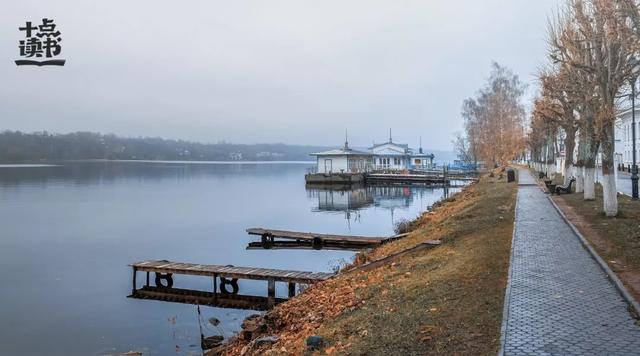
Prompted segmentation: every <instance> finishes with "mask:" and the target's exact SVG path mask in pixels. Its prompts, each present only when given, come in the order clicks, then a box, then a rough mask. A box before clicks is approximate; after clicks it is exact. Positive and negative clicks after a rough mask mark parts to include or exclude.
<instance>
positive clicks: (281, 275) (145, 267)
mask: <svg viewBox="0 0 640 356" xmlns="http://www.w3.org/2000/svg"><path fill="white" fill-rule="evenodd" d="M130 266H131V268H132V269H133V281H132V284H133V288H132V291H131V296H132V297H142V296H145V295H147V296H155V297H158V298H155V299H159V297H160V296H158V295H157V293H164V294H166V297H167V298H170V297H173V298H175V299H180V298H179V297H176V296H175V294H176V291H178V289H176V288H173V275H174V274H181V275H192V276H204V277H210V278H212V282H213V283H212V284H213V288H212V291H211V295H210V296H209V295H207V296H205V298H209V297H210V298H214V300H212V302H211V303H217V300H215V298H217V297H218V296H219V295H220V294H225V295H227V296H228V295H237V294H238V291H239V286H238V280H239V279H249V280H264V281H267V305H268V306H273V305H275V303H276V298H275V283H276V282H284V283H288V285H289V297H293V296H294V295H295V285H296V283H298V284H313V283H316V282H319V281H323V280H326V279H328V278H331V277H332V276H333V273H324V272H301V271H291V270H279V269H269V268H254V267H234V266H221V265H205V264H195V263H180V262H169V261H144V262H138V263H134V264H131V265H130ZM137 272H146V283H145V285H144V287H143V288H142V289H138V286H137ZM151 273H154V274H155V287H156V289H149V288H150V287H151V284H150V274H151ZM229 288H230V289H229ZM153 293H155V294H153ZM148 299H153V298H148ZM192 299H193V298H192ZM203 304H204V303H203Z"/></svg>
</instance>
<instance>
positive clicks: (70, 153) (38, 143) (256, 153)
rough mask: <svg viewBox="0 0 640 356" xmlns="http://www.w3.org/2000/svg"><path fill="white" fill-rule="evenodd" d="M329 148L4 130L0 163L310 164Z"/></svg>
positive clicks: (0, 135) (0, 134) (1, 138)
mask: <svg viewBox="0 0 640 356" xmlns="http://www.w3.org/2000/svg"><path fill="white" fill-rule="evenodd" d="M326 149H327V148H326V147H318V146H302V145H285V144H279V143H276V144H252V145H244V144H232V143H226V142H220V143H215V144H203V143H196V142H189V141H183V140H166V139H162V138H152V137H138V138H127V137H119V136H116V135H113V134H108V135H104V134H100V133H93V132H75V133H68V134H52V133H48V132H34V133H24V132H20V131H3V132H0V162H3V163H20V162H41V161H56V160H79V159H108V160H182V161H306V160H310V159H312V157H310V156H309V153H312V152H317V151H323V150H326Z"/></svg>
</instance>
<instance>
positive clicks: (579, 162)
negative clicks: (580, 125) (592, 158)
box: [573, 129, 586, 193]
mask: <svg viewBox="0 0 640 356" xmlns="http://www.w3.org/2000/svg"><path fill="white" fill-rule="evenodd" d="M583 136H584V130H583V129H581V130H580V131H578V137H579V140H578V157H577V159H576V164H575V166H574V167H573V168H574V171H575V174H576V193H583V192H584V160H585V155H586V153H585V152H586V149H585V143H586V141H585V140H586V139H585V138H584V137H583Z"/></svg>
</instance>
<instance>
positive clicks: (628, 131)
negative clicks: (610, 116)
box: [615, 109, 640, 166]
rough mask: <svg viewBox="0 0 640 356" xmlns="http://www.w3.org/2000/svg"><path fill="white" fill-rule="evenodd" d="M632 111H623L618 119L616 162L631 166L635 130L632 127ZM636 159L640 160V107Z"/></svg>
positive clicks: (637, 118) (637, 112)
mask: <svg viewBox="0 0 640 356" xmlns="http://www.w3.org/2000/svg"><path fill="white" fill-rule="evenodd" d="M631 114H632V112H631V110H626V111H623V112H621V113H620V114H619V115H618V118H617V119H616V133H615V135H616V136H615V137H616V146H615V149H616V163H618V164H624V165H625V166H629V165H631V164H632V163H633V130H632V128H631V123H632V115H631ZM635 114H636V160H640V130H639V129H638V120H639V119H640V109H636V113H635Z"/></svg>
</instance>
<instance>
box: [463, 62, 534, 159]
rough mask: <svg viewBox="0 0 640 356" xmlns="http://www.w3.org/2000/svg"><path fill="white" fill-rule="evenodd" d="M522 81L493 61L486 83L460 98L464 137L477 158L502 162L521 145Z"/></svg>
mask: <svg viewBox="0 0 640 356" xmlns="http://www.w3.org/2000/svg"><path fill="white" fill-rule="evenodd" d="M523 93H524V85H523V84H522V83H521V82H520V79H519V78H518V76H517V75H515V74H513V73H512V72H511V71H510V70H508V69H506V68H505V67H502V66H500V65H499V64H497V63H493V66H492V71H491V75H490V77H489V81H488V83H487V85H486V86H485V87H484V88H482V89H481V90H480V91H479V92H478V95H477V97H476V98H469V99H467V100H465V101H464V103H463V107H462V116H463V117H464V119H465V131H466V134H467V139H468V140H469V142H470V145H471V147H472V149H473V152H474V156H475V158H477V159H480V160H483V161H485V162H487V163H499V164H505V163H507V162H509V161H511V160H513V159H514V158H516V157H517V156H518V155H519V154H520V153H521V152H522V150H523V147H524V134H523V121H524V108H523V106H522V104H521V98H522V95H523Z"/></svg>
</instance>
